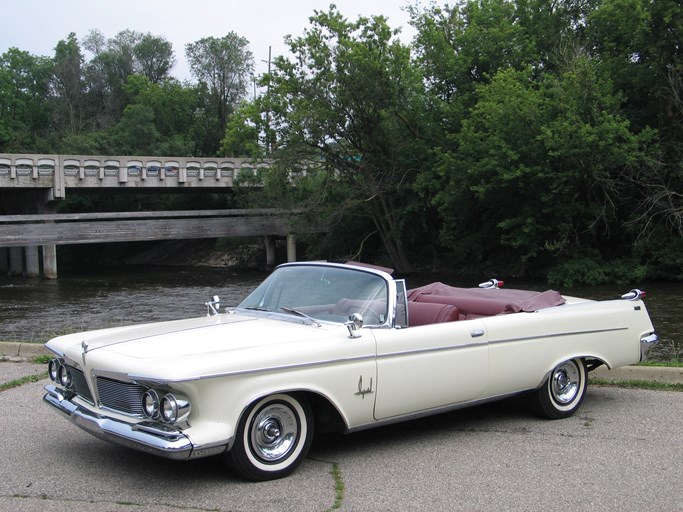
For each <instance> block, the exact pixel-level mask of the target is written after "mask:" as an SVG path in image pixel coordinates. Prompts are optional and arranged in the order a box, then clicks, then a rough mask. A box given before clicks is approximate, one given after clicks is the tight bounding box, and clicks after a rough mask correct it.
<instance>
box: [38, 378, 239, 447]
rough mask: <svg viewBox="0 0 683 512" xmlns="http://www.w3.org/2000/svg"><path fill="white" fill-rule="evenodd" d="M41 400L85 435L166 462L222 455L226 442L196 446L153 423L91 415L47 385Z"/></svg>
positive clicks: (182, 436)
mask: <svg viewBox="0 0 683 512" xmlns="http://www.w3.org/2000/svg"><path fill="white" fill-rule="evenodd" d="M45 391H46V393H45V396H43V400H44V401H45V402H47V403H48V404H50V405H51V406H52V407H54V408H55V409H57V411H59V412H60V413H62V415H63V416H65V417H66V418H67V419H68V420H69V421H71V422H72V423H73V424H75V425H76V426H78V427H80V428H82V429H83V430H85V431H86V432H89V433H90V434H92V435H94V436H95V437H98V438H100V439H103V440H104V441H109V442H111V443H115V444H118V445H121V446H125V447H127V448H132V449H135V450H138V451H142V452H145V453H151V454H153V455H159V456H161V457H165V458H167V459H173V460H188V459H198V458H200V457H208V456H210V455H217V454H219V453H222V452H224V451H225V450H226V449H227V448H228V447H229V445H230V440H227V441H226V442H225V443H219V444H214V445H210V446H197V445H195V444H193V443H192V441H191V440H190V438H189V437H188V436H187V435H186V434H183V433H182V432H181V431H180V430H177V429H174V428H173V427H169V426H165V425H157V424H152V423H146V422H142V423H127V422H125V421H120V420H117V419H113V418H108V417H104V416H101V415H98V414H97V413H94V412H92V411H90V410H88V409H86V408H84V407H82V406H80V405H78V404H75V403H74V402H72V401H71V400H69V399H68V397H67V396H66V394H65V393H64V391H63V390H61V389H59V388H58V387H56V386H54V385H52V384H48V385H47V386H45Z"/></svg>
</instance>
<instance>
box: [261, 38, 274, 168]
mask: <svg viewBox="0 0 683 512" xmlns="http://www.w3.org/2000/svg"><path fill="white" fill-rule="evenodd" d="M272 50H273V47H272V46H268V60H267V61H265V60H262V61H261V62H265V63H267V64H268V81H267V82H266V98H268V100H267V101H268V102H270V94H269V93H270V64H271V62H272V60H271V58H272ZM272 151H273V144H272V141H271V134H270V103H268V104H267V108H266V154H267V155H269V156H270V154H271V153H272Z"/></svg>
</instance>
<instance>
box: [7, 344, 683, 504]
mask: <svg viewBox="0 0 683 512" xmlns="http://www.w3.org/2000/svg"><path fill="white" fill-rule="evenodd" d="M5 359H6V360H5V361H4V362H0V383H5V382H9V381H12V380H15V379H19V378H21V377H25V376H28V375H33V374H38V375H41V374H43V373H44V371H45V366H44V365H35V364H31V363H28V362H26V361H25V360H22V358H20V357H18V356H7V355H6V356H5ZM7 359H14V360H13V361H9V360H7ZM24 359H25V357H24ZM652 373H653V372H652ZM665 373H666V372H665ZM678 378H680V375H679V377H678ZM47 382H48V381H47V379H44V380H41V381H39V382H29V383H27V384H23V385H21V386H18V387H15V388H11V389H8V390H6V391H3V392H0V408H1V409H0V410H2V411H3V415H2V417H3V419H2V433H3V435H2V437H1V438H0V453H2V466H1V467H2V478H0V511H2V512H4V511H7V512H22V511H56V512H61V511H69V512H73V511H75V512H78V511H86V510H87V511H91V510H106V511H112V512H131V511H143V510H144V511H152V512H156V511H178V510H190V511H205V510H213V511H233V512H248V511H259V512H262V511H297V512H304V511H327V510H333V507H335V506H338V509H339V510H342V511H343V510H349V511H397V510H401V511H442V510H443V511H461V510H462V511H488V510H497V511H501V510H502V511H505V510H512V511H517V510H520V511H544V512H545V511H548V512H550V511H555V510H557V511H563V512H566V511H572V510H587V511H603V510H604V511H607V510H610V511H612V510H620V511H622V512H623V511H649V510H651V511H657V512H666V511H681V510H683V485H682V484H683V482H682V481H681V478H682V476H683V455H682V454H683V422H681V418H683V393H681V392H673V391H647V390H634V389H622V388H613V387H596V386H592V387H589V390H588V394H587V396H586V400H585V401H584V403H583V405H582V407H581V409H580V410H579V411H578V413H577V414H576V415H575V416H573V417H572V418H569V419H565V420H557V421H548V420H543V419H539V418H536V417H535V416H533V415H532V414H530V413H529V412H527V411H526V409H525V408H524V407H523V404H522V403H521V402H520V400H519V399H517V400H508V401H504V402H498V403H494V404H489V405H486V406H480V407H475V408H471V409H466V410H462V411H456V412H453V413H448V414H442V415H438V416H433V417H430V418H426V419H423V420H419V421H412V422H407V423H402V424H397V425H393V426H389V427H383V428H378V429H374V430H369V431H365V432H359V433H356V434H351V435H346V436H344V435H328V436H321V437H319V438H317V439H316V440H315V441H314V444H313V447H312V449H311V452H310V454H309V456H308V458H307V459H306V460H305V461H304V463H303V464H302V465H301V467H300V468H299V469H298V470H297V471H296V472H295V473H294V474H293V475H292V476H290V477H288V478H285V479H282V480H277V481H273V482H264V483H250V482H245V481H243V480H241V479H239V478H238V477H237V476H235V475H234V474H232V473H231V472H230V471H229V470H228V469H226V468H225V467H224V466H223V464H222V462H221V461H220V459H219V458H217V457H216V458H207V459H201V460H196V461H192V462H175V461H168V460H165V459H162V458H158V457H154V456H151V455H146V454H142V453H138V452H136V451H132V450H128V449H124V448H120V447H118V446H115V445H112V444H109V443H106V442H104V441H100V440H99V439H96V438H95V437H93V436H91V435H89V434H87V433H86V432H83V431H81V430H80V429H78V428H77V427H75V426H73V425H71V424H70V423H69V422H68V421H66V420H65V419H63V418H62V417H60V416H59V415H58V414H57V413H56V412H54V411H53V410H52V409H51V408H49V407H48V406H46V405H44V404H43V403H42V395H43V389H42V388H43V386H44V385H45V384H46V383H47ZM334 468H337V470H338V473H337V474H336V475H335V474H333V473H334V472H333V469H334ZM340 484H343V492H340V491H339V490H338V487H340Z"/></svg>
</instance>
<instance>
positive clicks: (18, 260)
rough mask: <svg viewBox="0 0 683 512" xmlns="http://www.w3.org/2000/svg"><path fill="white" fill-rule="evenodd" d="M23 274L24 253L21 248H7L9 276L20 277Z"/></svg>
mask: <svg viewBox="0 0 683 512" xmlns="http://www.w3.org/2000/svg"><path fill="white" fill-rule="evenodd" d="M23 273H24V253H23V251H22V248H21V247H10V248H9V274H10V275H11V276H20V275H22V274H23Z"/></svg>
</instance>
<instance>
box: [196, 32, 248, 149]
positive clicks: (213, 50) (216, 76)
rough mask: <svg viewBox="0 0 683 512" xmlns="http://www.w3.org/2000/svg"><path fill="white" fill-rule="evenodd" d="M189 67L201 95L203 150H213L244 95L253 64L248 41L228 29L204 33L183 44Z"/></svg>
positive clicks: (218, 143) (217, 146) (216, 147)
mask: <svg viewBox="0 0 683 512" xmlns="http://www.w3.org/2000/svg"><path fill="white" fill-rule="evenodd" d="M185 55H186V56H187V60H188V62H189V64H190V70H191V71H192V74H193V75H194V77H195V78H196V79H197V80H198V81H199V88H198V92H199V95H200V98H204V102H205V108H204V115H203V121H204V133H203V136H204V143H203V147H201V148H200V150H201V152H202V153H204V154H212V155H213V154H216V152H217V151H218V148H219V145H220V140H221V138H222V136H223V134H224V133H225V129H226V126H227V122H228V119H229V117H230V115H232V113H233V112H234V111H235V109H236V108H237V106H238V105H239V104H240V102H241V101H242V100H243V99H244V97H245V96H246V93H247V90H248V86H249V83H250V80H251V76H252V73H253V68H254V59H253V56H252V53H251V51H250V50H249V41H247V39H245V38H244V37H240V36H238V35H237V34H236V33H235V32H230V33H229V34H228V35H226V36H224V37H222V38H216V37H206V38H204V39H200V40H199V41H197V42H194V43H190V44H188V45H187V46H186V48H185Z"/></svg>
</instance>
